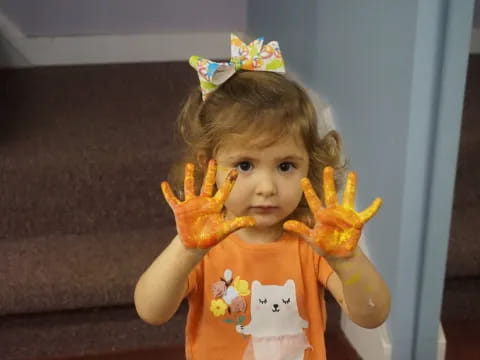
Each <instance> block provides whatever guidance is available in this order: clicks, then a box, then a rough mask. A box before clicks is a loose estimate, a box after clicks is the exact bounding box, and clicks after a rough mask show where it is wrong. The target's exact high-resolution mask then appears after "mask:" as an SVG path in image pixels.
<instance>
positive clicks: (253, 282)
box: [252, 280, 262, 292]
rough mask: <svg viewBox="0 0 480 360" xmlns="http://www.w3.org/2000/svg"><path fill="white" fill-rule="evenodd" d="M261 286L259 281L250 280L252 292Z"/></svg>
mask: <svg viewBox="0 0 480 360" xmlns="http://www.w3.org/2000/svg"><path fill="white" fill-rule="evenodd" d="M260 286H262V284H261V283H260V281H258V280H253V281H252V292H253V291H254V290H255V289H256V288H257V287H260Z"/></svg>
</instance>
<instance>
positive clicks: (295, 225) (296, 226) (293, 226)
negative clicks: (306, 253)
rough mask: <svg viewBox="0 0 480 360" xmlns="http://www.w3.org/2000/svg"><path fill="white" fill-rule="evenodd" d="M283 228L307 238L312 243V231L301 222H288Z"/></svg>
mask: <svg viewBox="0 0 480 360" xmlns="http://www.w3.org/2000/svg"><path fill="white" fill-rule="evenodd" d="M283 228H284V229H285V230H287V231H291V232H293V233H296V234H299V235H301V236H303V237H305V238H306V240H308V241H312V229H310V228H309V227H308V226H307V225H305V224H304V223H302V222H300V221H297V220H288V221H286V222H285V223H284V224H283Z"/></svg>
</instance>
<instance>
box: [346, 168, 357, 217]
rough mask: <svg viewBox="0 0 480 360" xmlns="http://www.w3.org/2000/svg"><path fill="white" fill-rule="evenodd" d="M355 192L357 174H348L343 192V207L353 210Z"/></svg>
mask: <svg viewBox="0 0 480 360" xmlns="http://www.w3.org/2000/svg"><path fill="white" fill-rule="evenodd" d="M356 190H357V174H356V173H354V172H353V171H352V172H350V173H349V174H348V177H347V184H346V185H345V192H344V193H343V207H345V208H348V209H353V208H354V207H355V192H356Z"/></svg>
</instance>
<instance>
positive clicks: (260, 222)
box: [253, 215, 283, 228]
mask: <svg viewBox="0 0 480 360" xmlns="http://www.w3.org/2000/svg"><path fill="white" fill-rule="evenodd" d="M253 217H254V218H255V227H257V228H268V227H272V226H278V225H281V224H282V221H283V218H281V219H279V218H278V217H276V216H275V217H270V218H269V217H266V216H258V215H255V216H253Z"/></svg>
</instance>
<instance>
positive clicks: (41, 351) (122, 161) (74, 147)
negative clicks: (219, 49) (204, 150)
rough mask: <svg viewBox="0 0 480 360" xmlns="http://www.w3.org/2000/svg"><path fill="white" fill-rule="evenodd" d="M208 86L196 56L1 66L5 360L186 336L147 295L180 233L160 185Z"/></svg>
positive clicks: (1, 330) (1, 328) (0, 332)
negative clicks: (150, 272) (197, 89)
mask: <svg viewBox="0 0 480 360" xmlns="http://www.w3.org/2000/svg"><path fill="white" fill-rule="evenodd" d="M197 81H198V80H197V76H196V74H195V72H194V71H193V70H192V69H191V68H190V67H189V66H188V64H187V63H185V62H182V63H155V64H122V65H96V66H75V67H44V68H32V69H16V70H0V84H1V85H0V109H1V110H0V111H1V117H0V214H1V215H0V284H1V288H0V359H2V360H20V359H33V358H40V357H46V356H50V357H52V356H74V355H83V354H95V353H105V352H108V351H111V350H132V349H138V348H148V347H158V346H162V345H165V346H166V345H175V344H182V343H183V342H184V326H185V315H186V306H185V304H183V306H182V307H181V309H180V310H179V312H178V313H177V314H176V315H175V317H174V318H173V319H172V320H171V321H170V322H169V323H168V324H166V325H162V326H150V325H148V324H145V323H143V322H142V321H141V320H140V319H139V318H138V316H137V314H136V312H135V309H134V307H133V290H134V286H135V283H136V281H137V279H138V277H139V276H140V275H141V273H142V272H143V271H144V270H145V269H146V267H147V266H149V265H150V263H151V262H152V261H153V259H154V258H155V257H156V256H158V254H159V253H160V252H161V251H162V249H163V248H164V247H165V246H166V245H167V244H168V242H169V241H170V240H171V239H172V237H173V236H174V234H175V224H174V220H173V216H172V215H171V212H170V209H169V208H168V205H167V204H166V202H165V201H164V199H163V197H162V195H161V191H160V187H159V184H160V182H161V181H162V180H164V179H166V177H167V171H168V168H169V166H170V164H171V161H172V160H173V159H175V158H177V156H178V155H179V149H178V148H177V146H176V145H175V142H174V139H173V136H172V135H173V131H174V120H175V117H176V114H177V112H178V110H179V107H180V103H181V101H182V100H183V99H184V97H185V96H186V94H187V92H188V91H189V90H190V88H191V87H192V86H195V85H196V84H197ZM159 281H161V279H159ZM329 309H330V310H329V311H330V322H329V327H330V328H338V326H339V325H338V324H339V311H338V307H337V306H336V305H335V304H334V303H333V302H332V301H331V299H330V301H329Z"/></svg>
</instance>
